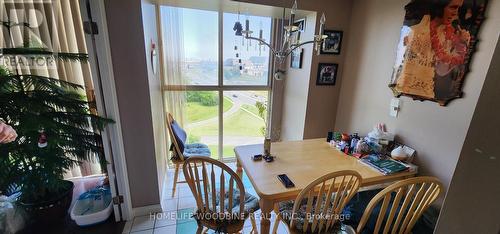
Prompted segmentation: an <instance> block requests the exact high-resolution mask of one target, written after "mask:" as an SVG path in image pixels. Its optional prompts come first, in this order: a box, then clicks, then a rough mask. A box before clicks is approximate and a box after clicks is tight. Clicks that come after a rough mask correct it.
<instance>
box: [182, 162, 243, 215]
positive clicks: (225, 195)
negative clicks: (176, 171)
mask: <svg viewBox="0 0 500 234" xmlns="http://www.w3.org/2000/svg"><path fill="white" fill-rule="evenodd" d="M183 171H184V176H185V177H186V181H187V183H188V184H189V188H190V189H191V191H192V193H193V195H194V196H195V199H196V205H197V209H198V212H199V214H200V215H205V214H209V215H211V216H212V217H217V215H218V217H225V216H226V217H227V215H232V216H231V217H235V216H236V215H237V217H244V214H243V212H244V206H245V188H244V187H243V183H242V181H241V179H240V178H239V177H238V175H236V173H235V172H234V171H233V170H231V168H229V167H228V166H227V165H225V164H224V163H222V162H219V161H217V160H215V159H212V158H207V157H189V158H188V159H186V160H185V162H184V165H183ZM209 175H210V179H209V178H208V177H209ZM217 178H218V181H217ZM236 190H239V194H238V195H239V212H238V213H233V209H232V208H233V204H234V203H233V201H234V199H235V198H236V197H235V196H236V195H237V194H236V193H235V191H236ZM217 198H219V199H217ZM225 200H227V201H228V202H227V204H226V203H225ZM217 201H218V204H217ZM214 215H216V216H214ZM207 217H208V216H207Z"/></svg>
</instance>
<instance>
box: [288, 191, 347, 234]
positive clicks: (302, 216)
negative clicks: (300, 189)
mask: <svg viewBox="0 0 500 234" xmlns="http://www.w3.org/2000/svg"><path fill="white" fill-rule="evenodd" d="M325 202H326V201H325V199H324V198H323V199H322V204H321V209H320V210H322V209H323V207H324V206H325ZM331 203H333V202H331ZM294 204H295V201H285V202H280V203H279V212H280V215H281V218H282V220H283V221H285V223H286V224H287V225H288V226H289V227H290V222H291V221H292V214H293V205H294ZM313 204H316V198H315V200H314V202H313ZM306 208H307V199H303V200H302V202H301V204H300V207H299V209H298V211H297V213H296V214H295V216H294V218H295V222H294V229H297V230H300V233H302V228H303V227H304V224H305V222H306V221H309V226H308V230H307V232H306V233H311V230H310V229H311V226H312V220H313V219H312V217H311V216H312V215H309V217H308V215H307V213H306ZM314 210H315V207H314V206H313V207H312V208H311V211H310V214H314ZM330 212H331V211H330V210H329V213H330ZM330 214H331V213H330ZM308 218H310V220H307V219H308ZM329 218H332V219H335V218H339V217H334V216H332V217H329ZM333 221H338V220H333ZM339 228H340V226H339ZM337 232H338V230H337V229H336V228H332V229H330V230H329V232H328V233H337ZM321 233H325V232H324V231H322V232H321Z"/></svg>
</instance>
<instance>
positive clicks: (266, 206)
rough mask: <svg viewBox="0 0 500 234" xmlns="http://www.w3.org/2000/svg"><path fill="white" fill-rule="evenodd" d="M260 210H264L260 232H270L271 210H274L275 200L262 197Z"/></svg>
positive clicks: (262, 233) (266, 233) (264, 233)
mask: <svg viewBox="0 0 500 234" xmlns="http://www.w3.org/2000/svg"><path fill="white" fill-rule="evenodd" d="M259 202H260V210H261V211H262V215H261V220H260V233H261V234H268V233H269V229H270V226H271V211H272V210H273V207H274V203H273V201H270V200H266V199H260V201H259Z"/></svg>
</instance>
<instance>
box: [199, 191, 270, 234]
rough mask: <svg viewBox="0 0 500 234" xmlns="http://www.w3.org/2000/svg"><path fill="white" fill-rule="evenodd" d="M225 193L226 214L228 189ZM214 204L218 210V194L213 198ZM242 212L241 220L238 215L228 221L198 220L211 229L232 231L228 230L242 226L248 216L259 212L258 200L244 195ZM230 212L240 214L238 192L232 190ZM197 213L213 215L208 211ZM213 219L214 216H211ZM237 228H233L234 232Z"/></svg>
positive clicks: (225, 219) (224, 219)
mask: <svg viewBox="0 0 500 234" xmlns="http://www.w3.org/2000/svg"><path fill="white" fill-rule="evenodd" d="M225 191H226V193H225V194H224V207H225V209H224V210H225V211H226V214H227V210H228V209H229V193H228V192H227V191H228V189H225ZM209 197H210V196H209ZM209 200H211V198H209ZM215 203H216V206H217V210H219V209H220V204H221V203H220V194H219V193H217V197H216V198H215ZM244 203H245V204H244V208H243V209H244V210H243V213H244V217H242V218H243V219H240V217H239V215H235V216H231V217H235V218H234V219H228V218H222V217H221V218H222V219H217V220H215V219H212V220H206V219H205V220H200V221H201V222H202V223H205V224H209V226H212V227H215V226H216V227H218V229H219V230H220V231H224V232H225V230H226V229H227V230H229V229H232V228H230V227H231V226H239V224H241V225H243V223H244V221H245V219H246V218H248V216H249V215H250V214H251V213H253V212H255V211H257V210H259V209H260V207H259V199H258V198H257V197H255V196H253V195H251V194H248V193H245V201H244ZM231 210H232V213H233V214H239V213H240V191H239V190H238V189H234V191H233V205H232V207H231ZM197 213H201V214H203V213H213V211H209V212H202V211H199V210H198V211H197ZM194 217H195V219H197V217H198V216H196V215H195V216H194ZM199 217H210V216H203V215H200V216H199ZM212 217H214V216H212ZM238 228H239V227H235V230H238Z"/></svg>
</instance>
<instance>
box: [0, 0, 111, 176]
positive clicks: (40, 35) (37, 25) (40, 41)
mask: <svg viewBox="0 0 500 234" xmlns="http://www.w3.org/2000/svg"><path fill="white" fill-rule="evenodd" d="M0 7H1V8H0V20H1V21H2V22H8V23H10V24H11V25H12V24H19V23H28V24H29V26H30V27H29V29H28V28H27V27H23V26H19V25H17V26H16V25H12V26H11V27H10V30H9V29H8V27H5V26H1V27H0V30H1V31H0V35H2V37H1V40H0V46H1V48H8V47H11V48H14V47H23V45H24V43H25V42H29V45H30V46H31V47H43V48H47V49H48V50H51V51H54V52H71V53H87V47H86V44H85V38H84V32H83V26H82V20H81V15H80V6H79V2H78V0H51V1H48V0H44V1H39V0H15V1H0ZM53 62H54V63H49V62H46V63H45V64H43V65H40V64H38V65H37V66H21V65H20V64H17V65H16V67H9V66H7V68H8V69H9V70H11V71H13V70H16V69H17V70H18V71H20V73H22V74H35V75H40V76H48V77H51V78H56V79H61V80H65V81H68V82H72V83H76V84H79V85H82V86H83V87H84V89H85V93H86V95H87V99H88V100H89V101H93V97H94V95H93V93H94V87H93V84H92V77H91V73H90V66H89V64H88V63H80V62H73V61H61V60H55V61H53ZM2 64H3V65H5V64H6V63H3V62H2ZM93 111H96V110H95V109H94V110H93ZM49 142H50V139H49ZM100 173H102V170H101V167H100V165H99V163H98V161H97V160H95V162H84V163H82V164H81V165H80V166H78V167H75V168H73V169H71V170H69V171H68V172H67V173H66V174H65V176H64V177H65V178H69V177H78V176H87V175H92V174H100Z"/></svg>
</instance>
